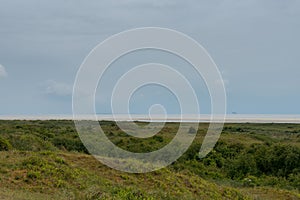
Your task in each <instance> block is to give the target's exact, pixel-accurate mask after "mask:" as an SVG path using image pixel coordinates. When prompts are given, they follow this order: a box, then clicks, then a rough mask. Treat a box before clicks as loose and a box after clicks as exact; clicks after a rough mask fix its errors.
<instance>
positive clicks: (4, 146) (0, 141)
mask: <svg viewBox="0 0 300 200" xmlns="http://www.w3.org/2000/svg"><path fill="white" fill-rule="evenodd" d="M11 149H12V146H11V144H10V143H9V141H8V140H6V139H4V138H2V137H0V151H9V150H11Z"/></svg>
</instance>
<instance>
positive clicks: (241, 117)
mask: <svg viewBox="0 0 300 200" xmlns="http://www.w3.org/2000/svg"><path fill="white" fill-rule="evenodd" d="M76 119H77V120H95V119H97V120H114V121H153V122H161V121H167V122H180V121H184V122H210V120H211V115H208V114H203V115H183V116H182V117H181V116H180V115H168V117H167V119H165V117H164V116H162V115H152V116H151V117H149V116H147V115H131V118H129V117H127V115H122V114H120V115H115V116H112V115H109V114H107V115H97V118H95V117H94V116H93V115H82V116H79V117H76ZM0 120H73V116H72V115H28V116H26V115H15V116H13V115H11V116H8V115H0ZM220 121H222V118H221V117H220V116H217V117H216V120H215V122H220ZM225 122H226V123H247V122H248V123H297V124H300V115H256V114H255V115H253V114H252V115H249V114H229V115H226V119H225Z"/></svg>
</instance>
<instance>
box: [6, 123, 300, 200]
mask: <svg viewBox="0 0 300 200" xmlns="http://www.w3.org/2000/svg"><path fill="white" fill-rule="evenodd" d="M100 123H101V125H102V127H103V129H104V131H105V133H106V134H107V137H108V138H109V139H110V140H111V141H113V143H115V144H116V145H118V146H119V147H121V148H123V149H127V150H130V151H132V152H149V151H153V150H156V149H159V148H161V147H162V146H164V145H166V144H167V143H168V142H169V141H171V140H172V138H173V137H174V134H175V133H176V131H177V129H178V124H177V123H167V125H166V126H165V127H164V128H163V129H162V130H161V132H160V133H158V134H157V135H155V136H153V137H151V138H148V139H137V138H134V137H131V136H129V135H127V134H125V133H124V132H122V130H120V129H119V128H118V126H117V125H116V124H115V123H114V122H104V121H103V122H100ZM138 124H139V125H140V126H144V125H145V123H142V122H140V123H138ZM207 126H208V125H207V124H200V127H199V130H198V131H196V130H191V131H190V134H197V136H196V139H195V141H194V143H193V144H192V145H191V147H190V148H189V150H188V151H187V152H186V153H185V154H184V155H183V156H182V157H181V158H180V159H179V160H178V161H176V162H174V163H173V164H172V165H171V166H169V167H168V168H166V169H162V170H159V171H156V172H152V173H147V174H127V173H123V172H118V171H116V170H113V169H110V168H108V167H106V166H104V165H102V164H101V163H99V162H98V161H96V160H95V159H94V158H93V157H92V156H90V155H88V152H87V150H86V149H85V147H84V145H83V144H82V143H81V141H80V139H79V137H78V135H77V133H76V130H75V128H74V123H73V122H72V121H64V120H61V121H56V120H50V121H0V188H1V189H0V196H1V197H3V198H4V199H5V198H7V199H10V198H12V197H13V198H14V199H24V198H25V199H41V198H43V199H53V198H55V199H66V198H69V199H222V198H223V199H300V125H296V124H248V123H245V124H226V125H225V128H224V130H223V133H222V135H221V138H220V140H219V141H218V143H217V145H216V146H215V148H214V150H213V151H212V152H211V153H209V155H208V156H207V157H205V158H204V159H199V157H198V153H199V149H200V147H201V142H202V140H203V138H204V136H205V134H206V130H207ZM12 195H13V196H12Z"/></svg>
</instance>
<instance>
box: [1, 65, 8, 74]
mask: <svg viewBox="0 0 300 200" xmlns="http://www.w3.org/2000/svg"><path fill="white" fill-rule="evenodd" d="M6 76H7V72H6V70H5V68H4V66H3V65H1V64H0V77H6Z"/></svg>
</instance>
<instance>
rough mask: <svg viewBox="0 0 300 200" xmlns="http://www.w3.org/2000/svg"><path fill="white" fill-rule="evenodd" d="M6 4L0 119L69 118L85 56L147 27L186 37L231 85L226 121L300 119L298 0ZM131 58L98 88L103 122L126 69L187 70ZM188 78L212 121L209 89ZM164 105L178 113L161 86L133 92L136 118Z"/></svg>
mask: <svg viewBox="0 0 300 200" xmlns="http://www.w3.org/2000/svg"><path fill="white" fill-rule="evenodd" d="M0 5H1V6H0V94H1V96H0V115H47V114H72V88H73V84H74V81H75V77H76V74H77V71H78V69H79V67H80V65H81V63H82V62H83V60H84V58H85V57H86V56H87V55H88V53H89V52H90V51H91V50H92V49H93V48H94V47H95V46H96V45H98V44H99V43H100V42H102V41H103V40H105V39H106V38H108V37H109V36H111V35H113V34H117V33H119V32H121V31H125V30H128V29H133V28H139V27H149V26H151V27H164V28H169V29H174V30H177V31H180V32H182V33H185V34H187V35H189V36H190V37H192V38H193V39H195V40H196V41H197V42H199V43H200V44H201V45H202V46H203V47H204V48H205V49H206V50H207V51H208V53H209V54H210V56H211V57H212V58H213V60H214V61H215V63H216V64H217V66H218V68H219V69H220V72H221V74H222V76H223V79H224V82H225V86H226V94H227V112H228V113H233V112H235V113H240V114H300V106H299V102H300V92H299V91H300V78H299V77H300V39H299V35H300V20H299V19H300V1H298V0H285V1H282V0H243V1H233V0H210V1H204V0H200V1H199V0H187V1H179V0H152V1H150V0H144V1H140V0H123V1H117V0H102V1H99V0H89V1H83V0H72V1H71V0H52V1H40V0H26V1H24V0H0ZM128 56H129V57H128V58H123V60H122V59H120V60H118V62H116V63H114V67H112V70H111V72H108V73H107V77H106V79H105V80H106V82H105V80H104V82H103V84H102V85H101V86H99V91H97V95H96V96H97V97H96V98H97V99H98V100H97V101H96V109H97V112H98V113H110V112H111V109H110V100H109V92H107V90H109V88H112V86H111V85H112V84H113V83H114V81H116V80H117V77H120V75H121V74H120V73H121V72H122V69H124V68H122V67H124V66H126V67H129V66H131V65H136V64H141V63H147V62H153V61H155V62H163V63H168V64H170V65H172V66H174V67H175V68H176V67H177V68H181V69H185V68H188V66H187V65H188V64H186V63H184V62H183V61H182V60H178V58H175V57H174V56H170V55H166V54H164V53H163V52H157V51H143V52H137V53H136V54H135V55H128ZM183 66H185V67H183ZM126 67H125V68H126ZM126 69H128V68H126ZM183 71H184V72H183V73H184V74H186V75H187V76H188V75H189V76H191V77H189V78H188V79H189V80H191V82H192V84H193V85H195V89H196V93H197V97H198V98H199V99H201V102H202V103H201V104H202V107H201V109H200V110H202V112H204V113H209V112H210V105H209V102H210V101H209V96H208V95H207V91H205V85H203V82H201V80H199V81H197V80H198V77H196V76H195V75H193V73H192V71H190V70H186V71H185V70H183ZM200 78H201V77H200ZM101 88H103V89H102V91H101ZM157 103H161V104H163V105H165V107H166V110H167V111H168V112H169V113H177V112H179V109H178V102H177V101H176V98H175V97H174V95H172V94H171V93H170V91H167V90H166V89H164V88H162V87H157V86H155V85H153V86H148V87H144V88H140V89H139V90H138V91H136V93H135V94H134V95H133V96H132V99H131V101H130V110H131V112H132V113H144V112H147V110H148V109H149V106H151V105H153V104H157Z"/></svg>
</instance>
